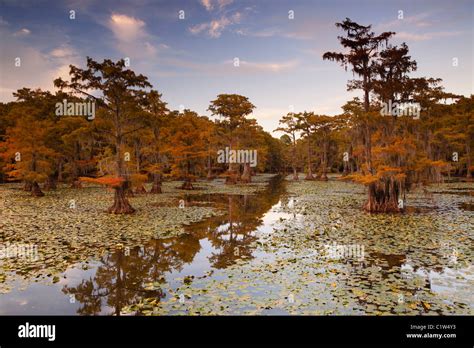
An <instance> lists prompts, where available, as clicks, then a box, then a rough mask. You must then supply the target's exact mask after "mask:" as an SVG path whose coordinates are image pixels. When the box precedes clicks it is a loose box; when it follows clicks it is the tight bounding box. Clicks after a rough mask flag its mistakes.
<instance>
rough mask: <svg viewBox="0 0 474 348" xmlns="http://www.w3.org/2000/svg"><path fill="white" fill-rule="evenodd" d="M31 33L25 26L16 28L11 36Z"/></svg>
mask: <svg viewBox="0 0 474 348" xmlns="http://www.w3.org/2000/svg"><path fill="white" fill-rule="evenodd" d="M30 34H31V30H29V29H27V28H22V29H20V30H18V31H17V32H15V33H14V34H13V36H27V35H30Z"/></svg>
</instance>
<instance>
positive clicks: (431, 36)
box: [395, 31, 463, 41]
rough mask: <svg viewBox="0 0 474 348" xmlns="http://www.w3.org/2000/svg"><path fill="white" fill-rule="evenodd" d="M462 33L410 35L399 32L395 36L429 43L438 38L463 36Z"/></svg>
mask: <svg viewBox="0 0 474 348" xmlns="http://www.w3.org/2000/svg"><path fill="white" fill-rule="evenodd" d="M462 33H463V32H462V31H438V32H430V33H423V34H418V33H409V32H404V31H402V32H399V33H397V34H396V35H395V37H396V38H398V39H401V40H406V41H427V40H432V39H436V38H442V37H452V36H458V35H462Z"/></svg>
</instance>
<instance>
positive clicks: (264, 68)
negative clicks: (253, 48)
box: [226, 60, 299, 73]
mask: <svg viewBox="0 0 474 348" xmlns="http://www.w3.org/2000/svg"><path fill="white" fill-rule="evenodd" d="M226 63H227V64H232V65H234V61H233V60H232V61H226ZM239 63H240V64H239V65H240V66H239V67H235V68H236V69H237V68H241V69H242V70H244V71H246V72H267V73H279V72H283V71H288V70H292V69H294V68H296V67H297V66H298V65H299V61H298V60H288V61H283V62H249V61H245V60H241V61H240V62H239Z"/></svg>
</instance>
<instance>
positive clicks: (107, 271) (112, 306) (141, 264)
mask: <svg viewBox="0 0 474 348" xmlns="http://www.w3.org/2000/svg"><path fill="white" fill-rule="evenodd" d="M283 193H284V185H283V181H282V180H281V178H280V177H274V178H273V179H272V180H271V181H270V182H269V185H268V188H266V189H265V190H263V191H261V192H259V193H258V194H255V195H225V194H210V195H186V197H185V199H186V201H187V205H188V206H189V205H193V204H202V203H203V202H204V203H205V202H207V203H209V204H211V205H212V206H215V207H216V208H217V209H220V210H224V211H226V212H227V213H226V214H224V215H221V216H215V217H212V218H210V219H207V220H205V221H202V222H199V223H197V224H194V225H192V226H187V227H186V228H185V231H186V234H184V235H182V236H179V237H173V238H166V239H157V240H152V241H150V242H149V243H148V244H146V245H144V246H143V247H141V248H140V247H136V248H134V249H133V250H130V252H129V253H125V251H124V250H117V251H115V252H113V253H109V254H107V255H105V256H104V257H102V259H101V260H100V266H98V267H97V270H96V273H95V275H94V277H93V278H90V279H84V280H82V282H81V283H80V284H79V285H77V286H75V287H71V286H68V285H66V286H64V288H63V292H64V293H65V294H68V295H74V298H75V300H76V301H78V302H80V303H81V307H79V309H78V310H77V313H78V314H81V315H96V314H104V312H105V313H109V314H114V315H120V312H121V309H122V308H123V307H124V306H126V305H131V304H133V303H136V302H138V301H139V300H140V299H141V298H144V297H147V298H151V297H154V298H156V299H157V301H159V300H161V299H162V298H164V297H165V296H166V293H165V292H164V291H163V290H162V289H160V287H159V286H156V285H159V284H157V283H161V284H164V283H165V282H168V281H169V279H167V276H169V275H170V274H172V273H175V272H180V271H181V270H182V269H183V267H184V266H185V265H187V264H192V263H193V262H194V261H195V257H196V255H197V254H198V253H199V252H204V253H205V255H206V256H207V258H208V260H209V263H210V265H211V269H212V268H214V269H221V268H225V267H228V266H230V265H232V264H234V263H235V262H236V260H238V259H241V258H243V259H252V258H253V257H254V255H253V252H254V249H255V243H253V242H255V241H256V240H257V238H258V237H257V234H256V231H257V229H258V228H259V226H261V225H262V224H263V219H262V218H263V216H264V215H265V213H266V212H267V211H269V210H270V209H271V207H272V206H273V205H275V204H277V203H278V202H279V200H280V197H281V195H282V194H283ZM201 240H207V241H209V243H210V244H211V246H212V248H211V249H210V250H203V249H202V246H201V244H202V243H201ZM201 271H202V273H204V272H205V271H208V269H202V270H201ZM149 283H155V284H154V286H153V290H147V289H146V288H147V286H146V284H149Z"/></svg>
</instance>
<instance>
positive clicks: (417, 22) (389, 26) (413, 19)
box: [376, 12, 433, 31]
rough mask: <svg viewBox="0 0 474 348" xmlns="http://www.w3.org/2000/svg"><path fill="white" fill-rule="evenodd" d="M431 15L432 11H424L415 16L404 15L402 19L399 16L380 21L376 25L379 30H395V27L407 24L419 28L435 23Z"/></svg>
mask: <svg viewBox="0 0 474 348" xmlns="http://www.w3.org/2000/svg"><path fill="white" fill-rule="evenodd" d="M431 16H432V13H431V12H422V13H418V14H415V15H413V16H407V17H405V16H404V17H403V18H401V19H398V18H397V19H394V20H391V21H388V22H385V23H380V24H378V25H377V26H376V27H377V30H378V31H386V30H393V29H394V28H397V27H401V26H404V27H406V26H407V25H411V26H414V27H418V28H424V27H428V26H431V25H433V20H432V19H430V17H431Z"/></svg>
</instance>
